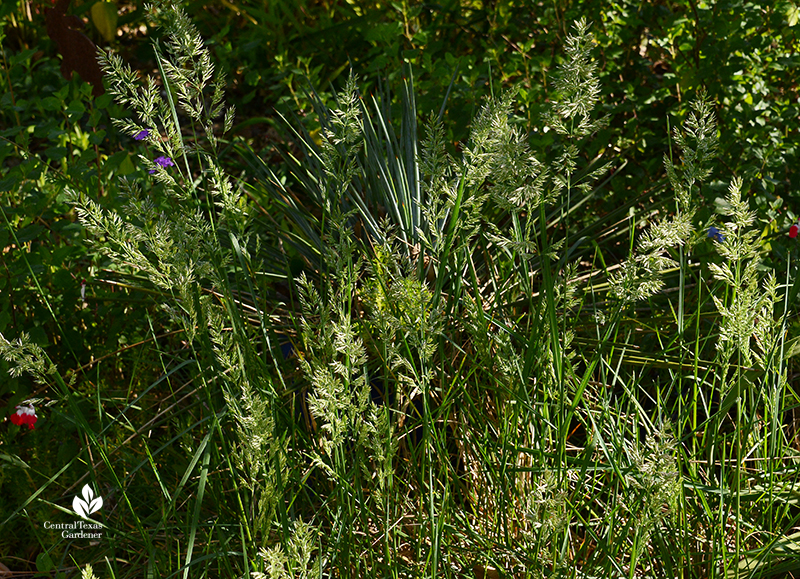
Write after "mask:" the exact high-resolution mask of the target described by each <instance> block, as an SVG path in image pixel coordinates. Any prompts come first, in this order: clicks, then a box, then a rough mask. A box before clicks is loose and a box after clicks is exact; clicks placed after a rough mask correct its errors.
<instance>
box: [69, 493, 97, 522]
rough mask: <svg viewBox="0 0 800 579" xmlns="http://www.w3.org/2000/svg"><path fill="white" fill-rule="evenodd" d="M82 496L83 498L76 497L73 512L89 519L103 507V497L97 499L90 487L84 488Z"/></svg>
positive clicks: (73, 501) (73, 500)
mask: <svg viewBox="0 0 800 579" xmlns="http://www.w3.org/2000/svg"><path fill="white" fill-rule="evenodd" d="M81 494H83V498H81V497H75V498H74V499H72V510H73V511H75V514H76V515H78V516H81V517H83V518H84V519H88V518H89V515H91V514H92V513H96V512H97V511H99V510H100V509H101V508H102V507H103V497H100V496H98V497H95V496H94V492H92V489H91V488H89V485H84V486H83V490H81Z"/></svg>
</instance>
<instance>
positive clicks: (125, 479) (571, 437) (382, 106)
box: [0, 3, 800, 579]
mask: <svg viewBox="0 0 800 579" xmlns="http://www.w3.org/2000/svg"><path fill="white" fill-rule="evenodd" d="M156 9H157V10H160V11H164V12H166V13H167V14H169V15H170V18H168V19H167V21H169V22H171V24H170V25H169V26H168V28H167V33H168V38H169V40H168V42H167V43H166V44H165V45H164V46H163V47H162V48H161V49H160V51H159V52H158V63H159V71H160V73H161V75H162V82H161V84H159V83H157V82H155V81H149V82H148V84H146V85H145V88H143V89H140V88H139V85H138V84H137V82H135V80H136V79H135V75H133V73H132V72H130V70H129V69H127V67H126V66H125V64H124V63H123V62H122V61H121V60H119V59H117V58H115V57H113V56H107V57H106V58H105V61H104V64H105V67H106V71H107V73H108V74H109V76H110V77H111V79H112V92H114V94H115V96H116V98H117V99H118V100H119V102H121V103H124V104H126V105H127V106H129V107H131V108H132V109H133V111H134V113H135V117H134V120H132V121H121V122H120V123H119V128H120V129H121V130H122V131H124V132H126V133H129V134H130V135H131V136H133V135H134V134H137V133H139V132H140V131H142V130H143V129H149V130H151V131H152V134H151V135H150V136H149V137H148V141H147V142H148V145H149V146H150V147H151V149H152V157H153V158H155V157H156V156H157V155H158V156H165V157H170V158H171V159H174V161H175V166H172V167H164V166H160V167H156V166H155V165H152V168H153V169H154V172H153V176H152V178H151V181H149V182H146V183H130V184H128V185H126V187H125V194H126V195H127V202H128V205H127V207H126V208H125V210H124V211H115V210H113V209H111V210H109V209H107V208H104V207H102V206H101V205H100V204H98V203H97V202H95V201H94V200H92V199H91V198H90V197H89V196H88V195H87V194H86V192H85V191H81V190H79V189H76V188H74V187H73V188H72V189H71V190H70V191H69V194H70V199H71V202H72V203H73V204H74V206H75V208H76V211H77V213H78V215H79V219H80V222H81V224H82V225H83V226H84V227H85V228H86V230H87V232H88V233H89V234H90V235H91V236H92V237H93V238H94V239H95V240H96V242H95V250H96V251H97V252H99V253H102V254H103V255H104V256H106V257H107V258H108V259H110V261H111V262H112V263H115V264H117V267H118V268H120V269H121V270H123V271H125V270H126V269H127V270H128V271H130V272H135V275H134V273H131V274H130V275H129V277H128V278H127V279H128V281H129V282H130V283H131V284H135V285H136V286H138V288H139V289H137V290H136V291H140V292H151V293H152V294H154V295H156V296H158V297H157V301H158V302H159V304H160V305H161V307H162V309H163V311H164V312H166V314H167V315H168V316H169V318H170V319H171V323H172V327H174V328H177V329H175V330H174V332H175V333H174V334H172V335H171V336H165V335H163V334H159V331H160V330H158V329H157V324H154V325H153V326H152V327H151V335H150V337H149V340H150V341H149V342H148V343H149V346H148V347H149V348H150V349H149V351H148V352H149V353H150V354H151V355H152V356H153V359H154V360H157V366H158V367H160V370H161V372H160V373H161V376H160V377H159V378H158V379H157V380H153V381H152V382H151V383H150V385H149V386H148V388H147V389H146V390H145V391H143V392H141V393H137V394H136V396H133V395H132V394H131V393H127V394H126V395H125V396H124V397H122V396H118V395H115V392H114V390H113V389H111V388H110V385H105V384H101V383H99V382H97V383H93V382H92V379H91V375H89V373H88V372H87V371H86V370H84V371H82V372H78V373H75V374H73V376H74V382H72V383H69V378H67V377H66V373H64V374H62V373H61V371H60V370H54V371H50V370H49V368H50V366H51V361H50V360H49V359H47V357H46V354H44V352H43V351H42V350H41V349H40V348H38V347H36V346H35V344H32V343H29V342H26V341H24V340H23V341H17V342H15V341H8V340H6V339H5V338H3V339H2V340H0V353H2V354H3V356H4V357H5V358H6V359H9V360H11V361H13V362H15V363H16V364H17V365H18V368H19V371H28V372H32V373H33V374H34V376H35V377H37V378H38V379H39V380H40V382H41V383H42V384H44V385H47V386H49V387H51V386H53V385H55V389H53V390H52V392H51V394H50V396H51V397H52V399H53V400H54V401H55V404H56V405H57V408H59V409H62V410H61V412H63V413H64V416H66V417H67V419H68V420H70V421H71V422H72V423H73V424H74V427H75V429H76V431H77V432H78V435H79V436H80V437H81V438H83V439H84V440H85V441H86V443H85V445H84V449H85V450H84V452H82V453H79V454H77V455H76V456H75V457H74V458H72V461H71V462H70V463H68V465H67V466H69V465H71V464H73V463H75V464H82V466H83V467H84V468H85V470H86V471H87V472H90V473H91V477H92V478H93V481H92V482H93V485H94V486H95V490H96V491H97V493H98V494H100V495H102V496H104V498H105V501H106V503H105V504H106V507H105V508H104V509H103V510H102V511H101V513H100V514H101V517H100V520H101V522H103V524H104V532H105V533H106V534H105V538H104V540H103V541H101V542H100V543H99V544H97V545H88V546H87V545H85V544H80V545H79V544H77V543H68V542H61V541H58V539H57V537H55V536H53V535H52V534H51V535H50V536H46V537H45V536H42V537H41V539H40V542H41V545H42V547H43V549H44V550H46V551H48V552H50V553H51V555H50V558H51V563H50V565H48V564H47V562H46V561H44V560H42V567H43V568H46V572H49V571H51V570H54V571H56V570H57V571H60V572H63V573H69V572H70V569H69V565H68V563H69V561H74V563H75V566H76V567H78V566H80V567H83V566H84V565H85V564H87V563H92V564H94V567H95V569H97V570H98V574H100V575H101V576H110V577H129V576H136V577H139V576H142V570H143V569H144V575H145V576H146V577H157V576H163V577H177V576H182V577H184V578H186V577H189V576H202V575H207V576H224V577H234V576H245V575H250V576H253V577H255V578H256V579H258V578H260V577H270V578H273V577H274V578H278V577H319V576H340V577H358V576H368V575H369V576H380V577H412V576H413V577H463V576H466V577H470V576H472V577H492V576H509V577H517V576H519V577H540V576H541V577H544V576H556V575H557V576H566V577H594V576H598V577H600V576H602V577H607V576H613V577H630V578H633V577H644V576H654V577H655V576H657V577H662V576H670V577H726V578H727V577H769V576H780V575H782V576H790V575H791V574H793V573H797V572H800V565H798V564H797V563H796V557H793V553H795V552H796V551H797V550H798V549H800V544H798V541H800V536H799V535H798V533H797V532H796V530H795V529H796V528H797V527H798V517H800V511H798V509H797V505H796V496H797V492H798V483H797V477H798V445H797V438H796V433H795V430H793V429H794V428H795V425H794V424H793V422H792V420H793V418H792V417H793V415H794V412H795V408H796V403H797V392H796V391H795V390H794V389H793V387H792V384H791V382H790V380H789V370H788V361H789V354H790V353H791V352H793V344H792V343H789V342H787V340H786V335H787V328H788V324H789V319H790V309H791V305H792V302H793V297H792V296H791V294H790V289H791V288H792V285H791V284H792V283H793V281H792V269H791V266H790V264H787V266H786V270H785V271H782V272H780V273H778V272H774V271H770V268H769V267H768V266H767V265H766V264H765V261H764V259H763V256H764V251H765V245H764V243H763V242H762V240H761V238H760V234H759V232H758V231H757V230H756V229H755V227H754V220H753V216H752V214H751V213H750V210H749V207H748V205H747V202H746V196H745V195H744V193H745V192H746V190H745V189H744V188H745V184H744V183H742V181H741V180H739V179H737V178H735V177H734V178H731V184H730V188H729V192H728V195H727V196H726V198H725V199H724V200H722V201H721V202H720V203H718V214H717V215H716V216H715V217H714V218H712V219H711V220H709V221H707V222H701V221H700V219H699V218H698V211H697V209H698V208H697V206H696V203H697V200H698V199H701V198H702V196H701V195H700V188H701V187H703V186H705V185H704V183H706V180H707V179H708V178H709V176H710V175H709V172H708V171H707V170H706V169H705V168H704V167H706V166H707V164H708V161H709V160H710V159H711V158H712V156H713V154H714V151H715V145H716V135H717V130H716V125H715V121H714V114H713V108H712V105H711V103H710V102H708V100H707V99H706V98H705V97H704V96H703V95H698V97H697V99H696V101H695V105H694V111H693V113H692V115H690V116H689V117H688V118H687V119H686V120H685V122H684V124H683V125H682V127H681V128H679V129H677V130H676V131H675V132H674V135H673V140H674V142H675V146H676V151H675V155H674V156H675V158H674V159H673V158H668V159H667V160H666V161H665V165H666V172H667V176H668V180H669V183H670V187H671V192H669V193H667V194H665V195H664V196H663V198H659V199H655V200H653V201H652V202H650V204H649V205H646V206H644V207H643V206H642V203H641V202H640V201H641V200H640V199H636V198H632V199H631V200H630V201H629V203H628V204H627V205H626V206H624V207H621V208H619V210H618V213H617V214H616V215H613V214H612V215H599V216H592V215H590V214H589V215H586V214H585V213H586V212H587V210H586V208H587V207H591V206H592V201H593V200H594V199H596V198H598V197H600V196H602V195H603V191H604V187H605V186H606V185H607V183H608V180H609V179H611V178H613V177H612V176H611V170H612V169H613V171H614V173H617V172H619V171H622V170H624V166H625V165H624V160H623V159H619V158H613V157H611V158H597V159H590V158H587V156H586V155H585V154H583V151H584V150H585V148H586V146H587V143H589V142H590V141H591V139H592V138H593V136H594V135H595V134H596V132H597V131H598V130H599V129H600V128H601V127H603V126H604V119H602V118H599V117H598V115H597V114H596V113H595V112H594V111H595V108H596V107H597V105H598V98H599V87H598V84H597V81H596V69H595V66H596V64H595V62H594V61H593V60H592V57H591V46H592V42H591V35H590V33H589V30H588V26H587V25H586V23H585V22H582V21H581V22H578V23H577V24H576V25H575V31H574V34H573V35H572V36H570V37H569V39H568V40H567V42H566V45H565V54H566V58H565V60H564V64H563V65H562V66H561V68H560V70H559V74H558V78H557V80H556V82H555V83H553V85H552V86H553V87H554V89H553V93H552V95H551V98H550V103H551V111H550V114H549V115H547V116H545V118H544V119H543V120H542V123H543V125H545V126H547V127H548V130H550V131H553V132H554V133H555V134H556V135H557V138H556V139H555V142H554V144H553V145H552V147H551V148H550V149H548V150H546V151H534V150H531V148H530V147H529V145H528V144H527V139H526V136H525V135H524V134H523V133H522V132H521V131H520V129H519V128H518V126H517V125H516V124H514V123H513V122H512V121H511V117H512V112H513V107H514V100H513V99H514V95H513V93H508V94H504V95H500V96H498V97H497V98H494V99H488V100H487V101H486V102H485V105H484V106H483V108H482V109H481V111H480V112H479V114H478V115H477V116H476V118H475V119H474V121H473V123H472V125H471V132H470V136H469V139H468V140H467V142H465V143H462V144H460V146H459V148H458V149H454V148H453V147H452V146H451V144H450V143H447V142H446V141H445V138H444V129H443V124H442V118H441V113H440V115H439V116H433V117H431V118H430V119H429V121H428V122H427V123H425V124H424V125H423V127H422V132H423V135H424V136H423V138H421V139H420V137H419V135H418V131H419V127H418V126H417V111H416V107H415V104H414V103H415V100H414V99H415V97H414V88H413V79H412V77H410V76H409V78H408V81H407V83H406V84H405V85H404V87H403V91H402V92H401V103H402V111H403V112H402V116H401V118H399V119H395V120H393V121H392V120H391V119H390V106H389V104H390V102H389V99H388V98H386V99H383V100H382V99H381V98H380V97H377V98H375V99H367V98H364V97H363V96H362V95H360V94H359V92H358V87H357V81H356V79H355V78H352V77H351V80H350V81H349V82H348V83H347V85H346V87H345V89H344V90H343V91H342V92H341V93H340V94H339V95H338V98H337V101H336V104H335V105H334V106H332V107H331V108H327V107H325V106H324V104H323V103H322V102H321V101H320V100H319V99H317V100H316V104H317V112H318V114H319V116H320V118H319V121H320V125H321V127H322V131H321V133H320V135H321V138H320V142H319V143H317V142H316V141H315V140H314V139H313V138H311V136H310V135H309V134H308V133H306V132H304V131H303V130H302V128H301V127H296V128H295V137H296V140H297V143H298V146H299V148H300V150H301V151H302V156H301V157H300V158H296V157H294V156H292V154H290V153H285V157H284V159H285V161H286V162H287V164H288V166H289V167H290V175H291V177H290V178H289V179H287V180H283V179H280V178H278V177H277V176H276V175H275V174H274V173H273V172H272V171H271V170H270V168H269V167H268V165H267V164H266V163H265V162H264V161H262V160H260V159H259V158H258V157H257V156H255V155H254V154H252V153H246V154H245V157H246V159H247V160H248V162H249V163H250V166H251V168H252V170H253V175H252V177H256V178H253V179H241V180H236V179H232V178H230V177H229V176H228V175H226V174H225V172H224V170H223V169H222V165H221V163H220V159H219V151H220V147H219V145H220V143H223V144H224V143H225V141H224V138H225V137H224V129H229V128H230V126H231V124H232V120H233V113H232V111H228V112H226V109H225V106H224V102H223V95H222V93H221V91H220V90H218V89H216V88H215V87H218V86H221V84H220V83H217V84H216V85H215V84H214V83H213V79H214V70H213V65H212V63H211V60H210V58H209V55H208V53H207V51H206V49H205V48H204V46H203V42H202V39H200V37H199V35H197V33H196V32H195V31H194V28H193V26H192V24H191V23H190V22H189V20H188V19H187V18H186V17H185V16H184V15H183V13H182V12H181V11H180V10H179V9H176V8H174V7H172V6H167V5H166V4H164V3H159V4H157V6H156ZM164 79H168V82H167V81H166V80H164ZM159 87H163V88H164V89H165V90H164V95H165V96H162V92H161V90H160V88H159ZM165 97H166V98H165ZM440 110H441V111H443V110H445V107H444V106H442V107H441V109H440ZM220 127H221V128H222V129H223V135H219V134H217V133H215V131H216V130H217V129H218V128H220ZM156 133H158V134H157V135H156ZM159 137H160V138H159ZM456 151H458V153H456ZM459 153H460V154H459ZM143 162H145V163H150V164H148V165H147V166H148V167H150V166H151V164H152V159H143ZM166 207H169V208H170V210H169V211H164V208H166ZM264 208H266V209H264ZM262 209H263V210H262ZM711 227H715V228H717V229H716V231H718V232H719V234H718V235H712V236H709V233H708V232H709V231H710V228H711ZM12 234H13V231H12ZM34 276H35V273H34ZM144 352H145V350H142V356H144V355H145V353H144ZM131 380H132V382H133V378H132V379H131ZM75 384H78V386H77V387H75ZM90 386H91V387H90ZM65 468H66V467H65ZM63 472H64V471H63V470H62V471H61V472H59V473H57V474H56V475H55V476H54V477H52V478H51V479H50V480H48V481H47V482H46V483H43V484H41V486H40V487H39V488H38V490H37V491H36V493H35V494H34V495H33V496H31V497H30V498H29V499H28V501H26V503H25V504H23V505H22V506H21V507H20V508H18V509H16V511H15V512H14V513H11V514H10V516H9V517H8V518H7V519H6V521H5V522H4V525H6V524H9V523H10V522H13V523H14V524H20V521H23V520H26V521H28V522H29V524H30V525H31V526H32V528H35V527H37V526H38V525H37V523H38V522H39V521H38V519H37V516H43V515H37V516H31V515H30V514H27V512H26V510H25V509H26V508H27V507H28V506H29V505H38V508H39V509H42V506H43V503H44V506H48V507H50V512H52V510H53V509H54V508H56V507H57V506H58V505H59V504H61V502H62V501H60V500H59V501H58V502H56V501H52V499H49V498H47V497H52V496H53V494H54V492H53V491H54V487H56V486H58V488H60V489H61V494H62V496H70V494H75V493H77V489H78V488H79V486H80V485H82V484H83V482H84V479H82V478H81V479H79V480H77V481H70V482H69V484H71V485H72V486H69V484H68V483H66V482H64V481H63V480H61V479H62V476H61V473H63ZM48 500H49V501H51V502H50V503H47V502H46V501H48ZM60 508H61V510H62V511H63V510H66V509H64V508H63V507H60ZM38 512H39V513H43V512H47V510H46V509H45V510H39V511H38ZM66 514H67V515H68V513H66ZM55 559H58V561H56V560H55ZM101 567H103V568H104V569H103V571H102V572H101V571H100V568H101ZM40 570H41V569H40ZM91 574H92V571H91V570H87V571H85V572H84V576H86V575H91Z"/></svg>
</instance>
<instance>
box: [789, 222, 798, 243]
mask: <svg viewBox="0 0 800 579" xmlns="http://www.w3.org/2000/svg"><path fill="white" fill-rule="evenodd" d="M798 232H800V225H799V224H797V223H795V224H794V225H792V226H791V227H790V228H789V237H791V238H792V239H794V238H795V237H797V233H798Z"/></svg>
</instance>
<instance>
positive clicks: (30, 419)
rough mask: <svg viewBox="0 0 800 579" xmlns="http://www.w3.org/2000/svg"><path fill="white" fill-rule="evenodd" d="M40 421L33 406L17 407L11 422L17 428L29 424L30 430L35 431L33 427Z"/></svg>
mask: <svg viewBox="0 0 800 579" xmlns="http://www.w3.org/2000/svg"><path fill="white" fill-rule="evenodd" d="M37 420H39V419H38V418H37V417H36V410H35V409H34V408H33V406H17V411H16V412H15V413H14V414H12V415H11V422H13V423H14V424H16V425H17V426H22V425H23V424H27V425H28V428H29V429H31V430H33V425H34V424H36V421H37Z"/></svg>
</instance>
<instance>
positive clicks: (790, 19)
mask: <svg viewBox="0 0 800 579" xmlns="http://www.w3.org/2000/svg"><path fill="white" fill-rule="evenodd" d="M786 20H787V23H788V24H789V26H790V27H791V26H794V25H795V24H797V21H798V20H800V7H798V6H797V4H794V3H792V4H789V7H788V8H787V9H786Z"/></svg>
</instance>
